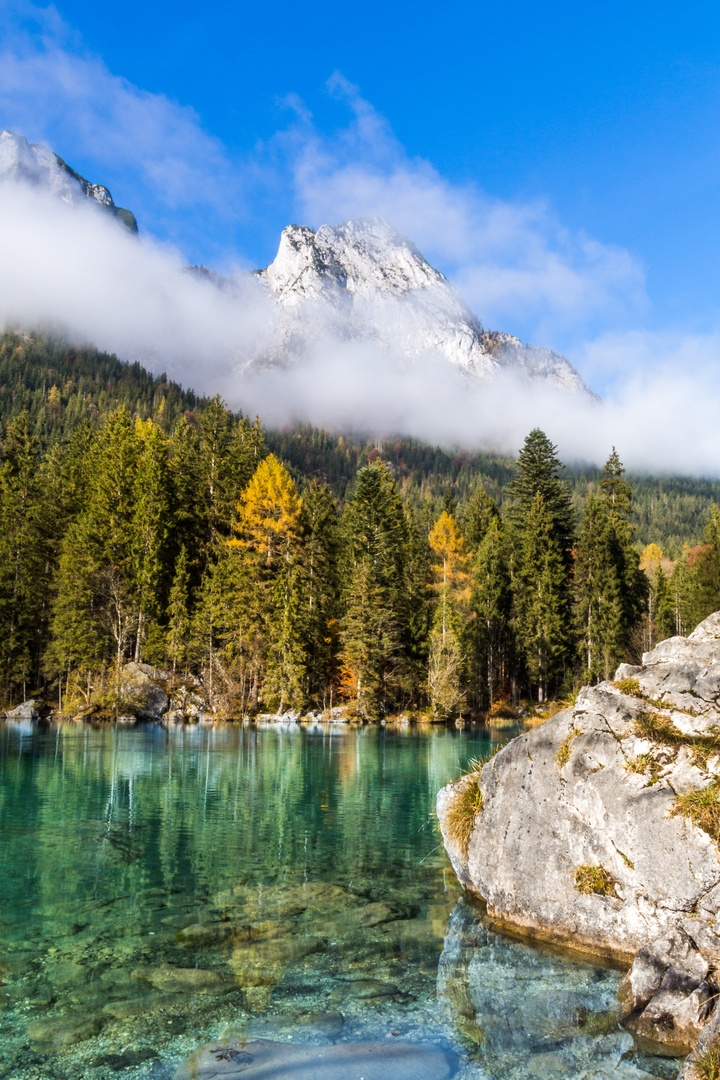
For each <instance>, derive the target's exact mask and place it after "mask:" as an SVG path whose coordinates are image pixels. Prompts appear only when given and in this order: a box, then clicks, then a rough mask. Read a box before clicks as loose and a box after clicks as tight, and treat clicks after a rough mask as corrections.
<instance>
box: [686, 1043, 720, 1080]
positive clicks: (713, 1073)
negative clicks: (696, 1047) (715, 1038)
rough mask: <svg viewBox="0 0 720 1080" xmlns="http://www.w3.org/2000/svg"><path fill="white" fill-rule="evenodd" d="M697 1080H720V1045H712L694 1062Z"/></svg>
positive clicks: (693, 1069) (693, 1066)
mask: <svg viewBox="0 0 720 1080" xmlns="http://www.w3.org/2000/svg"><path fill="white" fill-rule="evenodd" d="M692 1071H693V1076H694V1077H695V1078H696V1080H720V1043H717V1042H715V1043H712V1045H710V1046H708V1048H707V1050H703V1052H702V1053H701V1054H698V1055H697V1056H696V1057H695V1060H694V1061H693V1062H692Z"/></svg>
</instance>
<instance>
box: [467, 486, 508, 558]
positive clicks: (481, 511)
mask: <svg viewBox="0 0 720 1080" xmlns="http://www.w3.org/2000/svg"><path fill="white" fill-rule="evenodd" d="M499 517H500V511H499V510H498V508H497V506H496V505H495V503H494V502H493V500H492V499H491V498H490V496H489V495H488V493H487V492H486V491H485V488H484V487H482V486H478V488H477V489H476V491H475V494H474V495H473V497H472V499H471V500H470V503H469V505H468V507H467V510H466V512H465V515H464V517H463V521H462V531H463V535H464V537H465V543H466V544H467V546H468V548H469V549H470V551H473V552H476V551H477V550H478V549H479V547H480V545H481V544H482V542H483V540H484V539H485V537H486V535H487V531H488V529H489V528H490V526H491V524H492V523H493V521H496V520H497V519H498V518H499Z"/></svg>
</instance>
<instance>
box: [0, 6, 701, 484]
mask: <svg viewBox="0 0 720 1080" xmlns="http://www.w3.org/2000/svg"><path fill="white" fill-rule="evenodd" d="M0 27H1V28H3V30H4V35H3V44H2V47H1V48H0V109H2V110H3V115H4V123H5V124H7V126H10V127H13V128H15V129H16V130H18V131H20V132H21V133H22V134H25V135H26V136H27V137H29V138H31V139H45V140H46V141H47V142H48V143H49V144H50V145H51V146H52V147H53V148H54V149H56V150H58V151H59V152H62V153H63V154H64V156H66V157H67V158H68V160H69V163H70V164H71V165H74V166H75V167H77V165H78V160H74V158H73V155H74V154H75V153H77V154H78V159H82V160H85V161H90V162H91V163H92V162H96V163H97V173H96V174H95V175H92V176H90V177H89V179H91V180H97V181H100V182H105V183H110V184H111V186H112V187H113V188H114V190H113V194H114V195H115V196H116V197H117V199H118V201H120V202H125V203H127V205H129V206H130V208H131V209H133V210H134V211H136V212H139V213H140V216H141V226H144V227H145V229H147V228H148V227H150V228H153V229H154V230H155V231H158V232H162V231H163V230H164V231H165V234H166V235H172V234H173V232H174V231H175V233H176V234H177V230H178V229H179V227H180V224H179V223H182V222H183V221H184V222H185V224H187V220H188V217H189V216H192V212H193V210H194V209H197V208H202V213H198V214H197V215H196V217H197V219H198V221H200V222H201V224H202V227H205V228H207V229H208V230H209V231H211V230H212V229H213V228H216V229H218V224H217V223H218V222H219V221H221V220H223V216H224V215H225V216H227V215H228V214H230V215H232V214H238V213H240V212H241V210H239V209H238V206H239V202H240V193H241V191H243V190H244V191H245V192H246V197H247V199H248V200H256V201H257V200H258V199H260V198H261V196H260V195H258V189H259V187H260V184H259V183H258V176H261V177H262V178H263V181H267V178H268V177H271V178H272V182H273V183H274V184H275V185H279V184H280V182H281V178H282V177H283V176H287V177H289V183H288V187H287V191H286V198H287V202H288V207H290V205H291V203H292V201H293V199H294V200H295V207H294V212H291V211H290V209H288V218H290V217H296V219H297V218H299V219H300V220H305V221H307V222H308V223H309V224H313V225H319V224H322V223H324V222H330V223H333V222H338V221H341V220H344V219H347V218H349V217H354V216H360V215H365V214H383V215H384V216H385V217H387V218H388V219H389V220H390V221H391V222H392V223H393V224H394V225H395V226H396V227H397V228H399V229H401V230H402V231H404V232H405V233H406V234H407V235H408V236H409V237H410V238H411V239H413V240H414V241H415V243H416V244H417V245H418V247H419V248H420V250H421V251H423V252H424V253H425V254H426V256H428V257H429V258H430V260H431V261H432V262H434V263H435V264H436V265H438V266H439V267H440V268H441V269H443V270H445V271H446V272H447V273H448V275H449V276H450V277H451V278H452V279H453V280H454V281H455V282H456V283H457V284H458V285H459V287H460V289H461V291H462V292H463V293H464V294H465V296H466V298H467V300H468V301H469V302H470V304H471V306H472V307H473V308H474V309H475V310H476V311H477V312H478V314H479V315H480V316H481V317H482V319H483V321H484V322H485V323H486V324H487V325H488V326H491V327H496V328H500V329H506V330H510V331H513V330H515V331H517V330H520V332H521V334H523V336H525V337H526V338H528V339H530V340H534V341H535V343H537V344H541V345H552V344H553V342H556V341H557V340H558V339H562V338H564V339H565V340H573V339H574V340H575V341H581V340H583V335H584V339H585V341H586V342H589V343H586V344H584V345H583V346H582V348H580V347H578V351H577V353H576V358H577V356H579V357H580V363H579V364H578V367H579V368H580V370H581V371H582V373H583V375H584V376H585V377H586V378H587V379H588V381H589V382H590V384H591V385H598V384H599V383H600V384H602V383H607V384H608V385H609V387H610V391H609V393H608V396H607V400H606V402H605V403H604V404H603V405H597V404H595V403H592V402H588V401H582V400H579V399H577V398H570V397H566V396H564V395H561V394H557V393H553V392H552V391H550V390H549V389H548V388H546V387H545V388H543V387H539V386H535V387H532V386H531V387H528V386H527V385H523V384H520V383H518V382H517V381H516V380H513V379H512V378H509V377H505V378H502V379H498V380H497V381H496V382H494V383H491V384H487V383H473V382H468V381H466V380H464V379H462V378H460V377H459V376H457V375H456V373H455V372H454V371H452V370H448V368H447V367H446V366H445V365H440V364H439V363H436V362H433V361H432V360H431V359H428V360H426V362H425V363H424V364H423V365H421V366H418V367H414V368H412V369H410V370H409V371H405V372H403V371H401V370H400V366H399V365H397V364H394V363H392V362H391V361H389V360H388V357H387V355H386V354H381V353H380V352H378V351H377V350H373V349H372V348H371V347H370V346H368V345H358V344H352V343H348V342H342V341H339V340H333V339H332V338H327V337H326V338H325V340H324V341H320V342H319V343H318V344H317V346H316V348H315V350H314V352H313V354H312V355H311V356H310V357H309V359H308V362H307V364H304V365H302V364H297V365H295V366H293V367H292V368H290V369H289V370H286V371H282V372H281V371H265V372H264V373H259V374H255V375H253V376H252V377H250V376H247V375H241V374H239V373H238V366H239V365H241V364H242V361H243V360H244V358H246V357H247V356H248V355H249V354H250V353H256V352H258V351H261V350H262V349H263V348H265V347H267V345H268V344H269V342H270V339H271V338H272V335H273V333H274V330H275V316H274V313H273V312H272V310H271V308H270V307H269V305H268V302H267V298H266V297H264V295H263V294H262V293H261V292H260V291H259V290H258V289H257V288H255V287H254V283H253V282H252V281H251V280H249V279H248V280H245V281H244V283H240V284H238V288H237V291H236V293H235V294H232V295H231V294H228V293H223V292H219V291H218V290H216V289H215V288H214V287H213V286H211V285H210V284H208V283H207V282H205V281H200V280H197V279H196V278H193V277H191V276H189V275H188V274H186V273H183V272H182V269H181V268H182V265H183V263H184V262H185V261H186V260H185V258H184V257H183V256H182V255H181V254H180V252H178V251H177V250H176V249H174V248H170V247H165V246H163V245H161V244H159V243H156V242H154V241H152V240H151V239H149V238H148V237H147V236H144V237H141V239H140V240H139V241H138V240H137V239H135V238H133V237H131V236H130V235H129V234H127V233H126V232H124V231H123V229H122V228H120V227H119V226H118V225H117V224H116V223H115V222H114V221H112V220H111V219H109V218H107V217H105V216H103V215H102V214H101V213H100V212H99V211H98V210H96V209H95V208H93V207H91V206H87V207H86V206H83V207H77V208H72V207H67V206H64V205H63V204H60V203H58V202H56V201H54V200H52V199H50V198H49V197H47V196H43V195H42V194H41V193H39V192H30V191H27V190H25V189H23V188H19V187H17V186H15V185H8V184H5V185H2V186H0V235H2V237H3V259H2V261H1V262H0V322H5V323H10V324H16V323H23V324H25V325H36V324H37V323H39V322H41V323H44V324H50V325H53V326H56V327H59V328H62V329H64V330H65V331H66V332H67V333H68V334H70V335H71V336H73V337H75V338H79V339H81V340H85V341H92V342H93V343H95V344H96V345H97V346H98V347H100V348H103V349H107V350H110V351H115V352H117V353H118V354H119V355H121V356H122V357H124V358H127V359H139V360H141V361H143V362H144V363H146V364H147V365H148V366H150V367H152V368H153V369H155V370H160V369H163V368H165V369H167V370H168V372H169V373H170V374H171V375H172V376H173V377H175V378H177V379H179V380H181V381H183V382H184V383H185V384H187V385H191V386H193V387H194V388H195V389H197V390H198V391H206V392H210V393H215V392H216V391H219V392H221V393H223V394H224V395H225V396H226V398H227V399H228V401H230V402H231V404H233V405H235V406H241V407H244V408H248V407H250V408H252V407H256V408H258V409H259V410H260V412H261V415H262V416H263V417H264V419H265V420H266V422H268V423H282V422H286V421H288V420H290V419H292V418H293V417H299V418H303V419H309V420H312V421H314V422H316V423H319V424H323V425H328V426H336V427H343V426H350V427H355V428H366V429H368V430H370V431H377V432H380V433H385V434H390V433H391V432H394V431H402V432H407V433H409V434H412V435H415V436H418V437H421V438H425V439H428V440H430V441H439V442H443V443H447V444H465V445H467V446H478V445H485V446H488V445H490V446H495V447H497V448H498V449H502V450H508V451H515V450H517V448H518V447H519V446H520V445H521V443H522V439H523V437H524V435H525V434H526V433H527V431H528V430H529V429H530V428H531V427H533V426H535V425H539V426H541V427H543V428H544V429H545V430H547V432H548V434H549V435H550V436H551V437H552V438H553V439H554V440H555V441H556V442H558V444H559V446H560V450H561V452H562V453H563V455H564V456H565V457H566V458H567V459H568V460H571V459H584V460H590V461H595V462H596V463H598V464H600V463H602V461H604V459H605V458H606V456H607V452H608V450H609V447H610V446H611V445H612V444H615V445H616V446H617V447H618V450H619V452H620V453H621V456H622V457H623V458H624V460H625V461H626V464H628V465H629V466H630V467H633V468H648V469H653V470H658V469H665V470H668V471H686V472H704V473H709V474H712V475H718V474H719V473H720V385H719V383H720V376H719V375H718V368H719V367H720V365H718V358H719V357H720V337H714V336H712V335H709V336H707V337H697V336H695V337H693V336H683V335H674V336H673V335H663V334H654V335H653V334H648V333H644V332H640V331H635V332H628V331H626V330H625V329H622V328H623V327H624V326H625V325H626V324H627V323H628V321H630V320H631V319H632V318H633V316H634V315H637V313H638V312H639V311H641V310H642V309H643V306H644V305H645V304H646V298H645V293H644V285H643V272H642V268H641V267H640V265H639V264H638V262H637V261H636V260H635V259H634V258H633V257H632V256H631V255H630V254H629V253H628V252H627V251H624V250H623V249H620V248H614V247H612V246H610V245H606V244H603V243H600V242H599V241H597V240H593V239H591V238H589V237H587V236H584V235H582V234H578V233H572V232H571V231H569V230H567V229H565V228H563V227H562V225H561V224H559V223H558V221H557V220H556V219H555V217H554V215H553V214H552V212H551V210H550V209H549V208H548V207H547V206H546V205H544V204H542V203H537V204H531V205H528V204H526V203H521V202H511V201H507V200H506V201H503V200H499V199H494V198H492V197H490V196H488V195H487V194H485V193H484V192H483V191H482V190H481V189H480V188H479V187H477V186H474V185H470V184H467V185H459V184H456V183H452V182H450V181H448V180H447V179H446V178H444V177H442V176H441V175H440V174H439V173H438V172H437V170H436V169H435V168H434V167H433V166H432V165H431V164H430V163H429V162H427V161H423V160H420V159H417V158H412V157H411V156H409V155H408V154H407V153H406V152H405V150H404V149H403V147H402V146H401V145H400V144H399V143H398V142H397V140H396V138H395V136H394V135H393V133H392V130H391V129H390V126H389V124H388V123H387V121H386V120H385V119H384V118H383V117H382V116H380V115H378V114H377V113H376V112H375V111H374V110H373V108H372V107H371V106H370V105H369V104H368V103H367V102H365V101H364V100H363V99H362V98H361V97H360V96H359V94H358V93H357V91H356V90H355V89H354V88H353V87H351V86H349V85H348V84H347V83H346V82H344V81H343V80H342V79H341V78H340V77H336V78H335V79H334V80H333V81H332V85H331V90H332V91H333V92H334V93H337V94H339V95H341V96H342V97H343V98H344V99H345V100H346V101H347V102H348V105H349V107H350V109H351V114H352V120H351V122H350V123H349V124H348V125H347V126H346V127H344V128H343V129H342V130H340V131H338V132H336V133H335V134H334V135H332V136H329V135H323V134H321V133H320V132H319V131H317V130H316V129H315V128H314V127H313V121H312V117H311V116H310V114H309V112H308V111H307V109H305V107H304V106H303V105H302V103H300V102H298V101H294V102H289V104H290V105H291V106H292V107H293V108H294V111H295V115H296V120H295V122H294V124H293V125H292V126H291V128H290V129H289V130H287V131H285V132H283V133H281V134H280V135H278V136H277V137H276V138H275V139H273V140H271V141H270V143H269V144H266V145H265V147H264V148H261V149H260V150H259V151H258V153H257V154H256V155H255V156H254V157H251V158H248V160H246V161H245V162H241V163H238V162H236V161H234V160H233V159H232V157H231V155H230V154H229V153H228V152H227V150H226V149H225V147H224V146H223V145H222V144H221V143H220V141H219V140H217V139H216V138H214V137H213V136H212V135H210V134H208V133H207V132H205V131H204V130H203V127H202V124H201V122H200V120H199V118H198V117H197V116H196V114H195V113H194V112H193V111H192V109H190V108H187V107H186V106H183V105H181V104H179V103H177V102H174V101H172V100H170V99H169V98H167V97H164V96H163V95H159V94H149V93H147V92H145V91H143V90H141V89H139V88H137V87H135V86H132V85H131V84H130V83H128V82H127V81H126V80H124V79H122V78H121V77H119V76H117V75H115V74H113V73H112V72H110V71H109V70H108V69H107V67H106V65H105V64H104V63H103V61H102V60H101V59H99V58H98V57H94V56H92V55H90V54H88V53H87V51H86V50H85V49H84V47H83V45H82V43H81V42H80V41H78V40H77V39H76V38H75V37H74V36H73V34H72V32H71V31H70V30H69V29H68V28H67V26H65V24H63V22H62V20H61V18H60V17H59V15H58V14H57V12H56V11H55V9H54V8H52V7H51V8H45V9H39V8H34V7H32V5H27V4H20V5H18V4H15V5H8V6H6V7H5V9H4V14H3V13H2V12H0ZM113 175H116V176H118V177H120V176H122V177H124V181H125V188H124V191H123V192H118V190H117V189H116V188H115V185H114V183H113V181H112V176H113ZM133 177H135V179H134V180H133V179H131V178H133ZM253 184H254V185H255V186H254V187H253V186H252V185H253ZM125 192H127V193H128V197H127V198H126V197H125ZM121 196H122V197H121ZM183 213H184V214H185V217H184V218H183ZM144 214H147V216H144ZM218 231H221V230H219V229H218ZM599 324H602V325H603V327H604V331H605V332H604V333H603V334H601V335H600V334H598V333H596V332H594V331H592V332H591V329H590V328H592V327H596V326H597V325H599Z"/></svg>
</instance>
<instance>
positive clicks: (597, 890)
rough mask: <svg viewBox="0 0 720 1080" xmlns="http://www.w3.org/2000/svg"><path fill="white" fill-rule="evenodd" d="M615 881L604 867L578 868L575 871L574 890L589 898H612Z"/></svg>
mask: <svg viewBox="0 0 720 1080" xmlns="http://www.w3.org/2000/svg"><path fill="white" fill-rule="evenodd" d="M616 884H617V882H616V879H615V878H614V877H613V876H612V874H611V873H610V871H609V870H606V869H605V867H604V866H578V868H577V870H576V871H575V888H576V889H577V891H578V892H579V893H583V894H585V895H586V896H590V895H592V894H593V893H594V894H595V895H596V896H614V895H615V885H616Z"/></svg>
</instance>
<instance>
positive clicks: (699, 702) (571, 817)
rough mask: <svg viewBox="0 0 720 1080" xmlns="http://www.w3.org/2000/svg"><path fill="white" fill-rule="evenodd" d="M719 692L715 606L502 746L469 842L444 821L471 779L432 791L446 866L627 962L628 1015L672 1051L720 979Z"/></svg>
mask: <svg viewBox="0 0 720 1080" xmlns="http://www.w3.org/2000/svg"><path fill="white" fill-rule="evenodd" d="M718 701H720V613H716V614H714V615H711V616H710V617H709V618H708V619H706V620H705V621H704V622H703V623H701V624H700V626H698V627H697V629H696V630H695V631H694V632H693V633H692V634H691V635H690V636H689V637H688V638H671V639H669V640H668V641H664V642H661V643H660V644H659V645H657V646H656V647H655V649H653V650H652V651H651V652H650V653H647V654H646V655H645V656H644V657H643V664H642V667H634V668H631V669H629V668H628V667H627V666H626V665H623V666H622V667H621V668H620V669H619V671H618V681H617V682H615V683H602V684H600V685H599V686H595V687H585V688H584V689H583V690H582V691H581V692H580V694H579V695H578V698H577V701H576V704H575V705H574V706H573V707H572V708H570V709H567V710H565V711H564V712H562V713H559V714H558V715H557V716H555V717H553V718H552V719H551V720H548V721H547V722H546V723H544V724H543V725H542V726H540V727H538V728H535V729H533V730H531V731H529V732H526V733H524V734H522V735H520V736H518V737H517V738H516V739H514V740H513V741H512V742H510V743H508V744H507V745H506V746H505V747H504V748H503V749H502V750H501V751H500V752H499V753H498V754H496V756H495V757H494V758H492V759H491V760H490V761H489V762H488V763H487V764H486V765H485V766H484V768H483V769H482V772H481V773H480V774H479V779H478V781H477V783H478V788H479V793H480V797H481V809H479V810H478V811H477V812H476V813H475V814H474V819H473V817H472V813H473V812H472V811H471V816H470V820H469V821H468V827H469V836H468V838H467V845H465V843H463V841H462V840H460V839H458V838H457V830H456V829H453V828H451V827H450V824H451V818H452V812H453V807H454V806H457V803H456V800H457V798H458V794H459V793H460V792H461V790H462V789H463V784H465V785H467V784H468V783H472V782H474V781H468V780H465V781H460V782H459V785H458V784H455V785H452V784H451V785H448V786H447V787H445V788H443V789H442V791H440V792H439V794H438V798H437V813H438V818H439V820H440V826H441V829H442V831H443V839H444V841H445V846H446V848H447V851H448V854H449V855H450V858H451V861H452V864H453V868H454V870H455V872H456V874H457V876H458V878H459V879H460V881H461V883H462V884H463V886H464V887H465V888H466V889H468V890H469V891H470V892H473V893H475V894H477V895H480V896H482V897H483V899H484V900H485V901H486V903H487V909H488V914H489V915H490V916H491V917H492V918H494V919H495V920H496V921H497V922H498V923H500V924H501V925H502V924H505V925H506V926H509V927H512V928H514V929H516V930H520V931H522V932H523V933H525V934H528V935H530V936H535V937H539V938H542V939H546V940H554V941H556V942H559V943H561V944H564V945H567V946H570V947H572V948H576V949H580V950H582V951H584V952H589V953H595V954H604V955H608V956H613V957H615V958H617V959H624V960H626V961H627V962H628V963H630V962H632V965H633V966H632V969H631V971H630V972H629V973H628V976H627V977H626V979H625V981H624V983H623V988H622V993H621V1008H622V1013H623V1020H624V1024H625V1026H626V1027H627V1028H628V1030H630V1031H632V1032H633V1034H634V1036H635V1038H636V1040H637V1041H638V1044H639V1045H640V1044H642V1046H643V1047H644V1048H645V1049H647V1048H648V1047H650V1046H651V1045H652V1046H655V1047H657V1048H660V1050H661V1052H663V1053H665V1054H668V1055H677V1056H682V1055H685V1054H687V1053H688V1051H689V1050H690V1049H691V1047H692V1046H693V1044H694V1043H695V1041H696V1040H697V1037H698V1035H699V1033H700V1031H701V1030H702V1028H703V1026H704V1025H705V1023H706V1021H707V1019H708V1017H709V1016H710V1015H711V1011H712V1008H713V1005H714V999H715V996H716V995H717V992H718V990H717V978H718V977H717V976H716V974H715V967H716V965H717V964H718V963H720V925H719V926H718V929H717V930H716V927H715V920H716V916H718V914H719V913H720V851H719V850H718V843H717V839H716V837H717V835H718V833H717V832H716V837H713V836H711V835H709V834H708V832H707V831H705V830H704V829H703V828H701V827H700V825H699V824H698V823H697V822H698V821H701V822H703V823H704V824H705V825H706V827H707V828H710V831H711V832H712V831H713V828H712V825H711V824H708V821H709V820H710V819H712V818H713V815H716V820H717V822H718V827H719V828H720V801H719V799H718V791H719V790H720V732H719V731H718V730H717V728H716V725H718V724H720V705H719V704H718ZM478 804H480V799H479V800H478ZM706 804H707V805H706ZM703 806H704V809H703ZM708 815H709V816H708ZM656 1052H657V1051H656Z"/></svg>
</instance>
